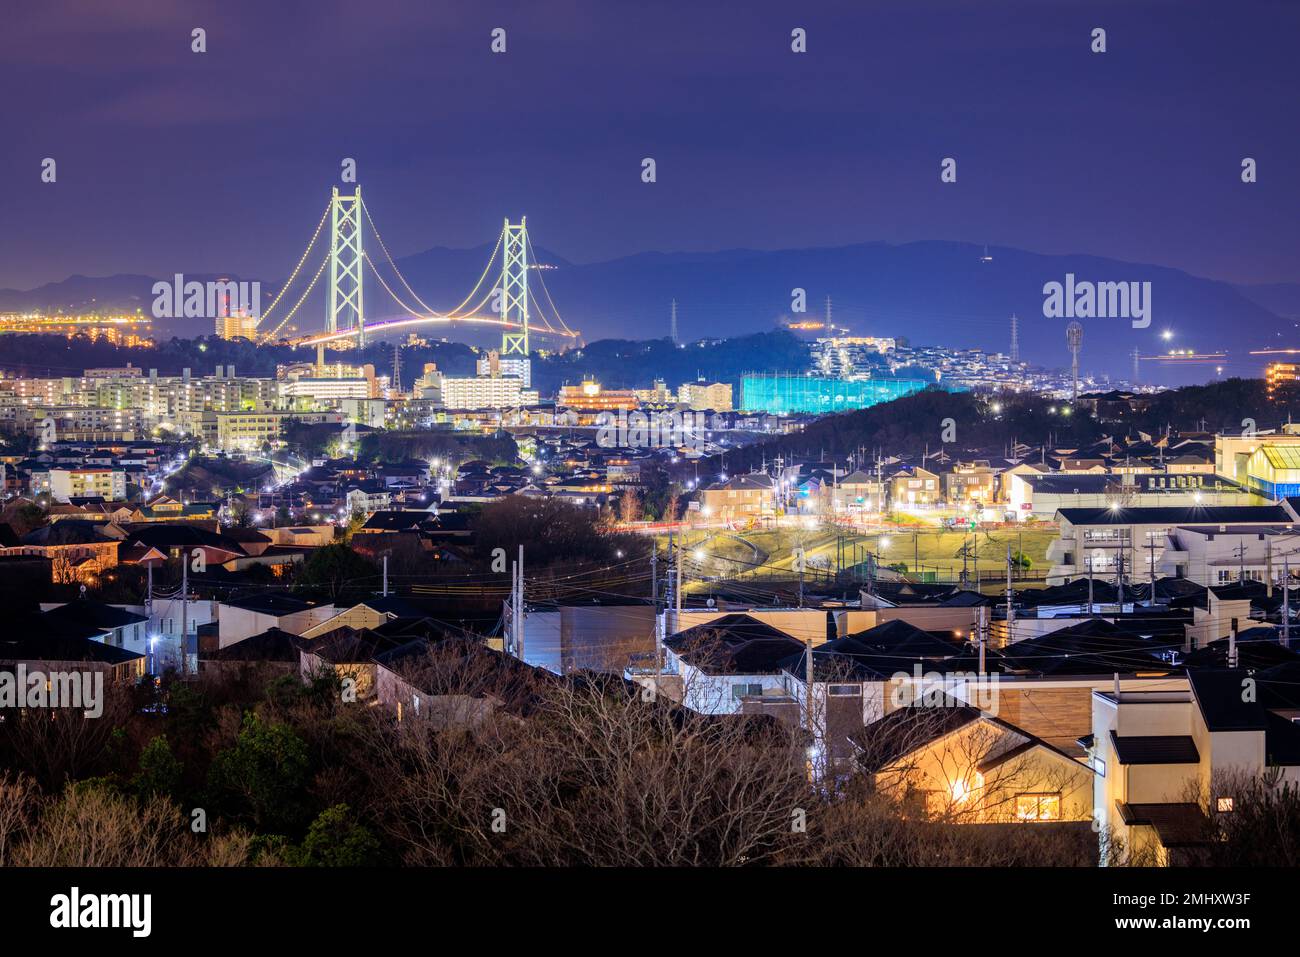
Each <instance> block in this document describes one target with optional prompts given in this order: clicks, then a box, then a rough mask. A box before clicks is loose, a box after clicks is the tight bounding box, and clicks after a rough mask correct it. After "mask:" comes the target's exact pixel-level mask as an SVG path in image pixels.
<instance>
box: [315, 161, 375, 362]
mask: <svg viewBox="0 0 1300 957" xmlns="http://www.w3.org/2000/svg"><path fill="white" fill-rule="evenodd" d="M364 258H365V253H364V252H363V250H362V248H361V187H360V186H358V187H357V189H356V192H355V193H353V194H352V195H351V196H340V195H339V188H338V187H337V186H335V187H334V196H333V198H332V199H331V200H330V288H329V294H328V296H327V297H326V300H325V309H326V312H325V328H326V330H327V331H329V332H337V331H338V330H339V319H340V317H341V318H342V319H343V323H342V326H343V328H344V329H352V328H355V329H356V330H357V347H358V348H360V347H362V346H364V345H365V344H366V332H365V325H364V324H365V321H366V313H365V306H364V304H363V302H362V298H361V267H362V261H363V260H364Z"/></svg>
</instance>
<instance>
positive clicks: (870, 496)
mask: <svg viewBox="0 0 1300 957" xmlns="http://www.w3.org/2000/svg"><path fill="white" fill-rule="evenodd" d="M884 507H885V483H884V482H883V481H881V480H880V479H879V478H878V477H877V476H875V475H873V474H871V473H870V472H866V471H863V470H862V469H858V470H857V471H855V472H850V473H849V474H848V475H846V476H844V478H842V479H840V480H839V482H838V483H837V484H836V485H835V487H834V488H832V489H831V508H832V509H834V510H835V511H836V512H850V513H851V512H878V511H880V510H881V509H883V508H884Z"/></svg>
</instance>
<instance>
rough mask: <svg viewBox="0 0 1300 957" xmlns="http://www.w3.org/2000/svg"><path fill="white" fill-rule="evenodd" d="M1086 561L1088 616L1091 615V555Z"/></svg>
mask: <svg viewBox="0 0 1300 957" xmlns="http://www.w3.org/2000/svg"><path fill="white" fill-rule="evenodd" d="M1087 562H1088V617H1089V618H1091V617H1092V556H1091V555H1089V556H1088V558H1087Z"/></svg>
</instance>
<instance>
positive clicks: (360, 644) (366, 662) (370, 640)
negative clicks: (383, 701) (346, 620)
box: [298, 626, 404, 701]
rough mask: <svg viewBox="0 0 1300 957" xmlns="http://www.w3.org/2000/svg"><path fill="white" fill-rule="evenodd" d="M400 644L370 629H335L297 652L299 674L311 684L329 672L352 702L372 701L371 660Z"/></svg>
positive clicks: (373, 673) (374, 673) (373, 660)
mask: <svg viewBox="0 0 1300 957" xmlns="http://www.w3.org/2000/svg"><path fill="white" fill-rule="evenodd" d="M402 644H404V642H403V641H402V640H400V639H398V638H396V637H393V636H391V635H388V634H385V633H384V632H382V631H380V630H377V629H371V628H360V629H358V628H348V627H346V626H344V627H342V628H336V629H334V630H333V631H331V632H328V633H326V634H323V635H319V636H317V637H316V638H314V639H311V640H310V641H307V642H305V643H304V644H303V645H302V646H300V647H299V649H298V661H299V666H298V670H299V674H300V675H301V676H302V679H303V680H304V681H311V680H313V679H315V678H317V677H319V676H320V675H322V674H325V673H328V672H333V673H334V675H335V676H336V677H337V678H338V679H339V681H340V682H343V683H344V690H345V692H348V693H350V694H351V695H354V696H355V697H354V698H353V700H355V701H364V700H367V699H370V698H373V697H374V695H375V692H376V686H375V681H376V667H377V665H376V662H375V657H376V656H377V655H379V654H381V653H382V652H385V651H391V650H392V649H394V648H397V647H399V646H400V645H402Z"/></svg>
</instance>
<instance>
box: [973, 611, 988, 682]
mask: <svg viewBox="0 0 1300 957" xmlns="http://www.w3.org/2000/svg"><path fill="white" fill-rule="evenodd" d="M988 612H989V610H988V607H987V606H986V605H980V606H979V607H978V608H977V609H976V610H975V628H976V630H977V632H978V639H979V646H980V678H981V680H982V679H983V677H984V675H985V673H986V671H985V667H984V648H985V646H986V645H987V644H988V627H989V616H988Z"/></svg>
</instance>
